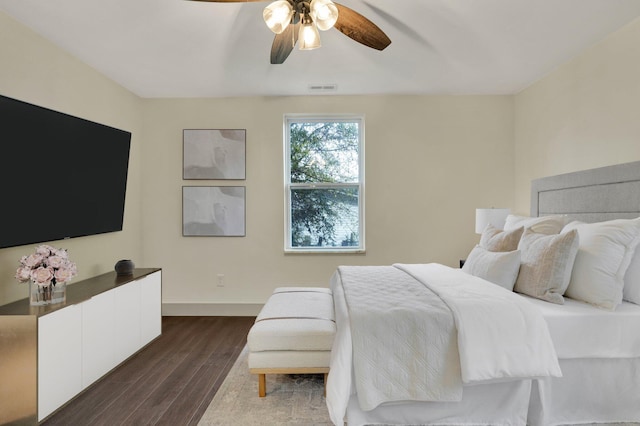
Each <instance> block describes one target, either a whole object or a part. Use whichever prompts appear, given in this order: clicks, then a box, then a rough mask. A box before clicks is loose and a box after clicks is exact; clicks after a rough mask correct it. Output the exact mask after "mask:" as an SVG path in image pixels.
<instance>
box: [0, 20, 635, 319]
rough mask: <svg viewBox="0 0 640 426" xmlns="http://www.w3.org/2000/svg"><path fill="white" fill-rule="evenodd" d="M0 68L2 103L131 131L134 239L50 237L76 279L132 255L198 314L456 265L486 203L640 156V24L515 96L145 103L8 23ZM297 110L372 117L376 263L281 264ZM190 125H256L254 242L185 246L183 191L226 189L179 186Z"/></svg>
mask: <svg viewBox="0 0 640 426" xmlns="http://www.w3.org/2000/svg"><path fill="white" fill-rule="evenodd" d="M0 57H2V59H3V60H2V67H0V93H1V94H3V95H6V96H10V97H15V98H18V99H21V100H24V101H27V102H32V103H35V104H38V105H42V106H45V107H48V108H52V109H56V110H59V111H63V112H66V113H69V114H72V115H77V116H80V117H83V118H87V119H90V120H94V121H98V122H101V123H104V124H107V125H111V126H114V127H118V128H122V129H126V130H129V131H131V132H132V133H133V140H132V155H131V167H130V172H129V184H128V194H127V210H126V215H125V225H124V226H125V229H124V231H123V232H118V233H113V234H107V235H101V236H94V237H84V238H78V239H73V240H70V241H64V242H54V244H56V245H59V246H64V247H65V248H68V249H69V251H70V253H71V256H72V258H73V259H74V260H75V261H76V262H77V263H78V266H79V268H80V277H79V278H78V279H82V278H86V277H89V276H92V275H96V274H99V273H102V272H105V271H108V270H111V269H112V267H113V264H114V263H115V261H117V260H118V259H120V258H132V259H134V261H136V263H137V264H138V265H139V266H159V267H162V268H163V269H164V282H163V284H164V289H163V299H164V301H165V303H167V304H169V305H171V304H174V305H175V306H178V307H180V306H182V308H184V307H185V306H186V307H187V308H188V307H193V308H194V310H193V311H192V312H195V309H196V308H198V306H199V305H198V304H205V305H206V304H212V305H213V306H214V308H216V309H217V307H218V306H217V305H216V304H225V303H230V304H252V303H262V302H263V301H264V300H265V299H266V297H267V296H268V294H269V293H270V292H271V291H272V289H273V288H274V287H276V286H279V285H294V284H300V285H326V284H327V281H328V279H329V277H330V275H331V273H332V272H333V271H334V270H335V267H336V266H337V265H339V264H386V263H390V262H425V261H436V262H442V263H445V264H449V265H455V264H456V263H457V261H458V259H459V258H463V257H464V256H466V254H467V253H468V251H469V250H470V248H471V247H472V245H473V244H474V243H475V242H476V241H477V236H476V235H475V234H474V233H473V215H474V209H475V208H476V207H488V206H510V207H512V209H513V210H515V211H516V212H520V213H527V212H528V210H529V186H530V181H531V179H534V178H537V177H541V176H547V175H552V174H557V173H564V172H570V171H575V170H580V169H587V168H591V167H598V166H604V165H609V164H615V163H620V162H627V161H634V160H638V159H640V120H638V119H637V117H638V111H640V80H639V79H638V76H639V75H640V20H636V21H635V22H633V23H632V24H630V25H628V26H627V27H625V28H623V29H622V30H621V31H619V32H617V33H615V34H613V35H612V36H610V37H609V38H607V39H605V40H604V41H602V42H601V43H599V44H598V45H596V46H594V47H593V48H591V49H589V50H588V51H587V52H586V53H584V54H583V55H581V56H579V57H577V58H575V59H574V60H572V61H570V62H569V63H567V64H565V65H564V66H562V67H560V68H559V69H558V70H556V71H555V72H553V73H551V74H550V75H549V76H547V77H546V78H544V79H542V80H541V81H539V82H537V83H536V84H534V85H532V86H531V87H529V88H528V89H526V90H524V91H523V92H522V93H520V94H518V95H515V96H459V97H455V96H367V97H339V96H327V97H321V96H318V97H315V96H314V97H294V98H234V99H162V100H154V99H147V100H141V99H139V98H137V97H136V96H134V95H132V94H131V93H130V92H128V91H127V90H125V89H124V88H122V87H120V86H118V85H117V84H115V83H114V82H112V81H110V80H108V79H107V78H105V77H104V76H102V75H100V74H99V73H97V72H96V71H94V70H93V69H91V68H90V67H88V66H86V65H84V64H82V63H81V62H79V61H77V60H76V59H74V58H73V57H71V56H70V55H68V54H66V53H65V52H63V51H61V50H60V49H58V48H56V47H55V46H53V45H52V44H51V43H49V42H47V41H45V40H43V39H41V38H40V37H39V36H37V35H36V34H34V33H33V32H32V31H30V30H28V29H26V28H25V27H23V26H22V25H20V24H17V23H16V22H14V21H13V20H12V19H11V18H8V17H7V16H6V15H4V14H2V13H0ZM289 112H318V113H325V112H349V113H362V114H365V116H366V173H367V179H366V202H367V204H366V208H367V211H366V213H367V214H366V223H367V253H366V255H341V256H338V255H285V254H284V253H283V215H284V211H283V209H284V207H283V206H284V194H283V176H282V168H283V154H282V152H283V151H282V149H283V148H282V117H283V114H285V113H289ZM184 128H245V129H247V179H246V181H239V182H231V183H233V184H239V185H246V187H247V236H246V237H244V238H184V237H182V236H181V187H182V186H183V185H191V184H203V185H206V184H215V183H217V182H194V181H183V180H182V174H181V173H182V171H181V165H182V129H184ZM2 143H6V141H3V142H2ZM25 172H29V170H28V165H25ZM3 184H5V185H6V184H15V182H3ZM5 208H6V206H5ZM31 249H32V247H17V248H10V249H2V250H0V277H2V278H0V303H6V302H10V301H13V300H16V299H18V298H22V297H25V296H26V291H27V290H26V287H25V286H24V285H20V284H18V283H17V282H15V281H14V280H13V278H12V277H13V274H14V270H15V268H16V262H17V259H18V258H19V257H20V256H21V255H23V254H25V253H26V252H30V250H31ZM216 274H224V275H225V281H226V286H225V287H222V288H220V287H217V286H216V278H215V276H216ZM181 303H183V304H185V305H180V304H181ZM205 311H206V312H210V313H216V312H220V311H216V310H215V309H213V310H208V311H207V310H206V309H205Z"/></svg>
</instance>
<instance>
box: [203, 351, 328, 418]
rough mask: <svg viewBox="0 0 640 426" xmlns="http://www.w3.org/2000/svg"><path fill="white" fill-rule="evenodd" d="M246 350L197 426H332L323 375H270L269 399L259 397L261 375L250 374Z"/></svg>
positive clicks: (239, 357) (268, 379)
mask: <svg viewBox="0 0 640 426" xmlns="http://www.w3.org/2000/svg"><path fill="white" fill-rule="evenodd" d="M248 355H249V350H248V348H247V347H246V346H245V348H244V349H243V350H242V352H241V353H240V356H238V359H237V360H236V362H235V364H234V365H233V367H232V368H231V371H229V374H228V375H227V378H226V379H225V380H224V382H223V383H222V385H221V386H220V389H218V392H217V393H216V396H215V397H214V398H213V401H211V404H209V407H208V408H207V411H206V412H205V413H204V415H203V416H202V419H200V422H199V423H198V426H214V425H215V426H233V425H242V426H253V425H256V426H257V425H260V426H264V425H269V426H294V425H295V426H303V425H304V426H330V425H332V423H331V420H329V412H328V410H327V404H326V401H325V398H324V396H323V395H324V381H323V375H322V374H320V375H317V374H316V375H314V374H291V375H286V374H271V375H267V396H266V397H264V398H260V397H258V376H256V375H252V374H249V368H248V367H247V357H248Z"/></svg>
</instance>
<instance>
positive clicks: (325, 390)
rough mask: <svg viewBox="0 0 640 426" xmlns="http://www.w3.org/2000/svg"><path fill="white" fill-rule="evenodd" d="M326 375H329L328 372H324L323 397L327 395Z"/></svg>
mask: <svg viewBox="0 0 640 426" xmlns="http://www.w3.org/2000/svg"><path fill="white" fill-rule="evenodd" d="M327 377H329V373H324V397H325V398H326V397H327Z"/></svg>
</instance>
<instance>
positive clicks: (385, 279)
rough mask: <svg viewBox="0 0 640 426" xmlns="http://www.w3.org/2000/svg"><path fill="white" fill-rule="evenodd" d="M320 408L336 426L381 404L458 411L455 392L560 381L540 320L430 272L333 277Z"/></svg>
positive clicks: (440, 271) (457, 276)
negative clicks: (351, 405) (332, 331)
mask: <svg viewBox="0 0 640 426" xmlns="http://www.w3.org/2000/svg"><path fill="white" fill-rule="evenodd" d="M331 286H332V289H333V291H334V298H343V301H342V302H341V303H339V302H340V301H339V300H336V321H337V323H338V332H337V335H336V341H335V343H334V349H333V351H332V359H331V373H330V374H329V380H328V384H327V404H328V406H329V411H330V415H331V417H332V420H333V421H334V422H335V423H336V424H341V420H342V418H343V417H344V413H345V410H346V405H347V403H348V399H349V397H350V395H351V394H352V393H357V397H358V402H359V404H360V407H361V409H363V410H365V411H366V410H371V409H373V408H375V407H376V406H377V405H379V404H381V403H384V402H391V401H459V400H460V399H461V396H462V392H463V385H464V384H475V383H487V382H492V381H504V380H520V379H528V378H534V377H548V376H551V377H559V376H561V372H560V368H559V365H558V361H557V357H556V354H555V351H554V348H553V344H552V342H551V338H550V336H549V332H548V329H547V325H546V323H545V321H544V319H543V318H542V316H541V314H540V312H539V311H538V310H537V309H536V308H535V307H533V306H531V304H528V303H527V302H525V301H523V300H521V298H519V297H518V296H517V295H515V294H512V293H511V292H509V291H507V290H505V289H503V288H501V287H498V286H496V285H494V284H491V283H489V282H487V281H484V280H482V279H480V278H476V277H473V276H470V275H468V274H465V273H464V272H462V271H460V270H459V269H453V268H449V267H446V266H443V265H438V264H426V265H394V266H360V267H358V266H348V267H340V268H338V270H337V271H336V273H335V274H334V277H333V278H332V283H331Z"/></svg>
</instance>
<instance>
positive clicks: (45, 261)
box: [16, 244, 78, 287]
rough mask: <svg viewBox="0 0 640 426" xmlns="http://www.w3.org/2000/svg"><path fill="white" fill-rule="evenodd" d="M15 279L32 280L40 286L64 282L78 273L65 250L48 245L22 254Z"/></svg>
mask: <svg viewBox="0 0 640 426" xmlns="http://www.w3.org/2000/svg"><path fill="white" fill-rule="evenodd" d="M19 262H20V267H19V268H18V270H17V271H16V279H17V280H18V281H19V282H21V283H24V282H27V281H32V282H34V283H35V284H37V285H38V286H40V287H51V286H54V287H55V285H56V284H66V283H68V282H69V281H71V279H72V278H73V277H75V276H76V275H77V274H78V270H77V269H76V264H75V263H73V262H72V261H71V260H69V256H68V254H67V251H66V250H64V249H56V248H54V247H51V246H49V245H44V244H43V245H40V246H38V247H36V252H35V253H33V254H30V255H29V256H22V258H21V259H20V261H19Z"/></svg>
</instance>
